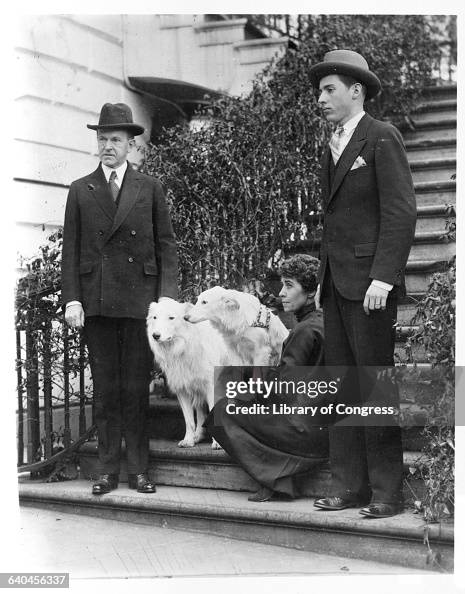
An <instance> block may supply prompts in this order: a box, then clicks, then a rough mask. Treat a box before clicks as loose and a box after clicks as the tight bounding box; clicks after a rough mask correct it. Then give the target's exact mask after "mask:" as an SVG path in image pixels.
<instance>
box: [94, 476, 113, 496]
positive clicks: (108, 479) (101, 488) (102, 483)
mask: <svg viewBox="0 0 465 594" xmlns="http://www.w3.org/2000/svg"><path fill="white" fill-rule="evenodd" d="M117 488H118V475H117V474H101V475H100V477H99V479H98V481H97V482H96V483H94V485H93V486H92V494H93V495H105V493H109V492H110V491H113V490H114V489H117Z"/></svg>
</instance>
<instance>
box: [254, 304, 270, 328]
mask: <svg viewBox="0 0 465 594" xmlns="http://www.w3.org/2000/svg"><path fill="white" fill-rule="evenodd" d="M262 314H264V316H265V321H264V322H262ZM270 319H271V311H270V310H269V309H268V308H267V307H265V306H264V305H260V309H259V310H258V314H257V317H256V319H255V320H254V321H253V323H252V326H253V327H255V328H265V330H269V329H270Z"/></svg>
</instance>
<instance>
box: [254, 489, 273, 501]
mask: <svg viewBox="0 0 465 594" xmlns="http://www.w3.org/2000/svg"><path fill="white" fill-rule="evenodd" d="M273 494H274V491H273V489H268V487H260V489H258V491H257V492H256V493H252V495H250V496H249V498H248V499H249V501H255V502H257V503H260V502H262V501H271V500H272V499H273Z"/></svg>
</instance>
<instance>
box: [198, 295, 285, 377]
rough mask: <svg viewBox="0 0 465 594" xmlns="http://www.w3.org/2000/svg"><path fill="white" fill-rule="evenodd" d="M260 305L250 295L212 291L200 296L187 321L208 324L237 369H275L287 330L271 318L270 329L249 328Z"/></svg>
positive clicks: (255, 317) (274, 317)
mask: <svg viewBox="0 0 465 594" xmlns="http://www.w3.org/2000/svg"><path fill="white" fill-rule="evenodd" d="M260 305H261V304H260V301H259V300H258V299H257V297H255V296H254V295H251V294H250V293H242V292H241V291H235V290H233V289H224V288H223V287H218V286H217V287H213V288H211V289H207V290H206V291H204V292H203V293H201V294H200V295H199V296H198V298H197V303H196V304H195V305H194V307H193V308H191V309H190V310H189V312H188V313H187V315H186V319H188V320H189V322H192V323H193V324H198V323H204V322H205V321H210V322H211V324H212V326H213V328H215V329H217V330H218V331H219V332H220V333H221V335H222V336H223V338H224V340H225V342H226V344H227V345H228V348H229V350H230V351H231V352H234V353H236V354H237V356H238V357H239V359H240V361H241V363H239V364H240V365H257V366H258V365H277V364H278V362H279V358H280V356H281V349H282V344H283V341H284V339H285V338H286V337H287V335H288V334H289V330H288V329H287V328H286V326H284V324H283V323H282V322H281V320H280V319H279V318H278V316H276V315H274V314H273V313H272V314H271V316H270V327H269V329H265V328H259V327H256V326H252V324H253V322H254V321H255V320H256V319H257V316H258V313H259V309H260Z"/></svg>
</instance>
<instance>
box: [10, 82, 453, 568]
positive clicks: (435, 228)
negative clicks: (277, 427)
mask: <svg viewBox="0 0 465 594" xmlns="http://www.w3.org/2000/svg"><path fill="white" fill-rule="evenodd" d="M427 97H428V98H427V100H425V103H424V104H422V105H421V106H420V107H419V109H418V111H417V112H415V114H414V116H413V118H412V120H413V125H414V127H415V129H414V130H412V131H409V132H407V133H405V141H406V146H407V150H408V155H409V160H410V163H411V166H412V172H413V176H414V182H415V190H416V195H417V201H418V223H417V231H416V236H415V244H414V246H413V248H412V252H411V255H410V258H409V261H408V266H407V288H408V293H409V297H408V298H407V299H406V300H405V301H404V302H403V303H402V304H401V305H400V309H399V324H400V326H402V327H403V328H406V330H405V332H404V333H403V335H406V334H408V331H409V328H408V327H409V324H410V320H411V317H412V315H413V313H414V308H415V301H414V299H415V298H418V297H419V296H421V294H422V293H424V291H425V290H426V288H427V284H428V280H429V277H430V276H431V274H432V273H433V272H434V271H436V270H441V269H443V268H444V266H445V263H446V262H447V260H448V259H449V258H450V256H451V255H452V254H453V253H454V248H455V246H454V244H453V243H447V242H445V241H444V240H443V238H442V236H443V233H444V228H445V221H446V218H447V217H450V216H452V215H453V213H454V211H453V209H451V205H452V206H453V205H455V181H453V180H451V176H452V175H453V173H454V172H455V143H456V129H455V126H456V98H455V97H456V88H455V87H452V86H442V87H438V88H437V89H436V88H435V89H430V90H428V95H427ZM401 348H402V333H400V336H399V343H398V349H399V350H400V349H401ZM420 367H421V368H422V369H423V374H424V377H425V378H427V377H428V374H429V373H430V369H429V366H428V365H427V364H426V362H425V364H423V365H421V366H420ZM158 388H159V389H158V393H157V394H155V395H153V396H152V398H151V405H150V436H151V441H150V471H151V473H152V474H153V476H154V479H155V480H156V482H157V484H158V485H161V487H160V488H159V489H158V491H157V494H156V495H153V496H144V495H141V494H138V493H134V492H133V491H129V490H128V489H127V488H125V485H124V483H123V484H122V485H120V488H119V489H118V490H116V491H114V492H112V493H110V494H108V495H105V496H104V497H101V498H99V497H95V496H92V495H91V494H90V490H91V483H90V482H89V481H88V480H85V479H89V478H92V477H95V476H97V475H98V464H97V445H96V442H95V441H90V442H88V443H86V444H84V446H82V448H81V450H80V472H81V475H80V476H81V479H80V480H78V481H72V482H69V483H61V484H56V483H55V484H45V483H36V482H33V481H30V480H23V481H21V482H20V501H21V504H22V505H30V506H36V507H47V508H52V509H59V510H61V511H70V512H73V513H83V514H90V515H98V516H99V517H101V516H104V517H110V518H114V519H119V520H124V521H131V522H140V523H149V524H156V525H163V526H169V527H178V528H182V529H188V530H193V531H200V532H206V533H211V534H221V535H226V536H230V537H233V538H239V539H242V540H246V541H247V540H249V541H255V542H261V543H269V544H275V545H276V544H277V545H281V546H285V547H291V548H295V549H303V550H308V551H315V552H317V551H319V552H325V553H333V554H335V555H344V556H346V557H352V558H363V559H367V560H373V561H379V562H385V563H394V564H398V565H399V567H400V569H399V571H400V572H401V567H412V568H418V569H431V570H432V571H446V572H450V571H453V556H454V553H453V546H454V535H453V524H448V523H440V524H436V525H431V526H429V527H428V528H427V529H426V532H425V524H424V522H423V521H422V518H421V515H418V514H415V513H413V511H412V510H411V508H410V509H407V510H406V511H405V512H404V513H402V514H400V515H398V516H395V517H393V518H386V519H384V520H367V519H366V518H363V517H362V516H360V515H359V513H358V510H353V509H352V510H350V509H349V510H344V511H343V512H338V513H334V514H332V513H324V512H320V511H317V510H315V509H314V508H313V498H315V497H318V496H322V495H325V494H327V493H328V487H329V477H330V475H329V468H328V467H327V466H322V467H321V468H320V469H319V470H318V472H315V473H314V474H313V475H312V476H308V477H306V478H305V479H302V483H301V489H302V492H303V493H304V494H305V497H303V498H301V499H299V500H296V501H293V502H287V503H286V502H278V501H276V502H268V503H265V504H256V503H255V504H254V503H250V502H248V500H247V492H250V491H253V490H255V489H256V488H257V485H256V484H254V481H253V480H252V479H251V478H250V477H249V476H248V475H247V474H246V473H245V472H244V471H243V470H242V469H241V468H240V467H238V466H237V465H236V464H235V463H234V461H233V460H232V459H231V458H230V457H229V456H228V455H227V454H226V453H225V452H223V451H217V450H212V449H211V447H210V445H209V444H208V443H205V444H198V445H197V446H195V447H194V448H189V449H181V448H178V447H177V441H178V440H179V439H181V438H182V437H183V434H184V423H183V419H182V415H181V411H180V408H179V406H178V404H177V401H176V399H174V398H169V397H166V395H165V394H164V390H163V388H162V386H161V385H158ZM418 389H419V383H418V382H417V384H409V383H408V382H405V383H404V384H403V385H402V400H404V401H406V402H410V403H411V402H412V401H413V402H414V401H415V396H416V393H417V391H418ZM421 389H423V390H425V389H426V390H427V389H428V386H427V384H422V387H421ZM421 445H422V442H421V437H419V434H418V431H415V428H411V429H409V430H406V431H404V448H405V454H404V464H405V472H406V476H408V475H409V473H410V468H412V467H414V466H415V463H416V460H417V459H418V456H419V454H418V452H417V450H418V449H419V448H420V447H421ZM121 479H122V480H124V479H125V470H123V473H122V474H121ZM420 495H421V484H420V483H419V482H415V481H409V483H408V484H407V482H406V484H405V496H406V499H407V500H408V501H409V502H412V499H413V500H414V499H418V498H419V497H420ZM425 534H427V536H428V538H427V539H425Z"/></svg>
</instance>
